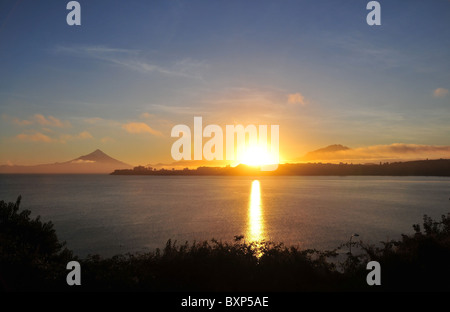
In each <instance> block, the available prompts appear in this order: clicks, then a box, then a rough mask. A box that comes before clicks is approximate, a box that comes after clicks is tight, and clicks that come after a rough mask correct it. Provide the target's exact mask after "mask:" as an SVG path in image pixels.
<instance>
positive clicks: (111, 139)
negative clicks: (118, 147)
mask: <svg viewBox="0 0 450 312" xmlns="http://www.w3.org/2000/svg"><path fill="white" fill-rule="evenodd" d="M100 141H101V142H102V143H112V142H115V140H114V139H113V138H110V137H104V138H102V139H101V140H100Z"/></svg>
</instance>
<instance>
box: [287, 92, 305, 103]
mask: <svg viewBox="0 0 450 312" xmlns="http://www.w3.org/2000/svg"><path fill="white" fill-rule="evenodd" d="M288 103H289V104H294V105H296V104H300V105H301V106H304V105H306V102H305V97H304V96H303V95H302V94H301V93H299V92H297V93H292V94H288Z"/></svg>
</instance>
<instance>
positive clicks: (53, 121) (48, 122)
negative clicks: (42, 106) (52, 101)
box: [12, 114, 71, 128]
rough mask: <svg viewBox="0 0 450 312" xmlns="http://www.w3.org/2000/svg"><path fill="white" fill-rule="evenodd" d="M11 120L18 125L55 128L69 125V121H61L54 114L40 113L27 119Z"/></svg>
mask: <svg viewBox="0 0 450 312" xmlns="http://www.w3.org/2000/svg"><path fill="white" fill-rule="evenodd" d="M12 122H13V123H14V124H16V125H18V126H28V125H33V124H37V125H40V126H45V127H56V128H68V127H70V126H71V124H70V122H68V121H62V120H60V119H58V118H56V117H54V116H47V117H45V116H44V115H42V114H35V115H34V116H32V117H31V118H29V119H23V120H22V119H18V118H13V119H12Z"/></svg>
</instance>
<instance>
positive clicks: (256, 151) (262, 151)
mask: <svg viewBox="0 0 450 312" xmlns="http://www.w3.org/2000/svg"><path fill="white" fill-rule="evenodd" d="M239 163H241V164H244V165H247V166H255V167H259V166H265V165H273V164H278V160H277V157H274V155H272V154H271V153H269V151H268V150H267V148H266V147H262V146H258V145H256V146H250V147H248V148H247V149H246V150H245V152H244V153H243V154H242V156H241V157H240V158H239Z"/></svg>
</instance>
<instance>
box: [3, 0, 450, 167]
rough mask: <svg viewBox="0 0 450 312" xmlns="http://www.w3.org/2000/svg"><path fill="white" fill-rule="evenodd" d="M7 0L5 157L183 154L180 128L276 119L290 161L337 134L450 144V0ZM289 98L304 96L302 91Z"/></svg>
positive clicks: (357, 144) (149, 158)
mask: <svg viewBox="0 0 450 312" xmlns="http://www.w3.org/2000/svg"><path fill="white" fill-rule="evenodd" d="M67 2H68V1H25V0H24V1H2V2H1V4H0V73H1V75H0V114H1V118H2V122H1V126H0V146H1V149H0V164H4V163H14V164H33V163H42V162H53V161H63V160H67V159H70V158H73V157H75V156H78V155H80V154H86V153H88V152H90V151H92V150H94V149H96V148H101V149H102V150H104V151H105V152H107V153H108V154H111V155H112V156H114V157H116V158H119V159H121V160H123V161H126V162H129V163H131V164H135V165H137V164H147V163H157V162H171V157H170V146H171V144H172V143H173V142H174V139H173V138H171V137H170V129H171V128H172V127H173V126H174V125H176V124H179V123H182V124H187V125H192V123H193V117H194V116H203V119H204V123H205V124H219V125H225V124H233V123H242V124H250V123H255V124H279V125H280V144H281V145H280V151H281V154H282V156H283V157H284V158H285V159H287V160H289V159H295V158H297V157H300V156H302V155H303V154H304V153H306V152H308V151H310V150H314V149H317V148H320V147H323V146H326V145H329V144H335V143H340V144H344V145H347V146H350V147H354V148H364V147H370V146H380V145H382V146H386V145H391V144H394V143H400V144H416V145H433V146H434V145H438V146H447V145H450V144H449V139H448V138H449V137H450V124H449V123H448V120H449V118H450V95H449V94H448V90H449V89H450V61H449V57H450V1H448V0H433V1H395V0H394V1H393V0H390V1H379V2H380V4H381V22H382V25H381V26H368V25H367V23H366V15H367V13H368V12H369V11H368V10H366V4H367V2H368V1H359V0H355V1H324V0H319V1H244V0H234V1H233V0H232V1H230V0H228V1H220V0H219V1H206V0H202V1H123V0H121V1H100V0H98V1H96V0H90V1H79V3H80V4H81V22H82V25H81V26H68V25H67V24H66V15H67V13H68V12H69V11H68V10H66V4H67ZM289 99H291V100H289Z"/></svg>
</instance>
